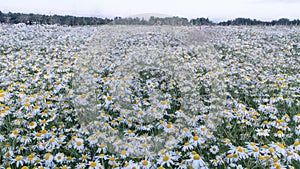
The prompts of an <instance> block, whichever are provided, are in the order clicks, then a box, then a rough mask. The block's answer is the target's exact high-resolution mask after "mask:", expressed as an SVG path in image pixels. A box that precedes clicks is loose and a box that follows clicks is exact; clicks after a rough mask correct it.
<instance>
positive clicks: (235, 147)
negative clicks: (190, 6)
mask: <svg viewBox="0 0 300 169" xmlns="http://www.w3.org/2000/svg"><path fill="white" fill-rule="evenodd" d="M0 55H1V57H0V70H1V73H0V169H2V168H3V169H8V168H11V169H17V168H21V169H29V168H30V169H31V168H37V169H42V168H62V169H69V168H70V169H73V168H78V169H79V168H89V169H99V168H105V169H106V168H120V169H121V168H125V169H129V168H130V169H132V168H136V169H138V168H140V169H148V168H149V169H154V168H158V169H163V168H166V169H170V168H182V169H185V168H188V169H190V168H195V169H198V168H201V169H205V168H218V169H219V168H239V169H240V168H248V169H254V168H257V169H260V168H274V169H280V168H295V169H299V168H300V156H299V150H300V139H299V138H300V137H299V135H300V27H287V26H273V27H271V26H270V27H264V26H227V27H221V26H202V27H196V26H178V27H175V26H173V27H172V26H111V25H107V26H98V27H96V26H95V27H92V26H84V27H67V26H56V25H52V26H45V25H32V26H26V25H23V24H18V25H0Z"/></svg>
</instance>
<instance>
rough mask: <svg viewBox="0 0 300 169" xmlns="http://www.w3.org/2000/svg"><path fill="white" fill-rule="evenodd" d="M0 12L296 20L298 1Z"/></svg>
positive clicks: (126, 1)
mask: <svg viewBox="0 0 300 169" xmlns="http://www.w3.org/2000/svg"><path fill="white" fill-rule="evenodd" d="M0 10H1V11H2V12H9V11H11V12H23V13H40V14H52V15H53V14H59V15H77V16H98V17H109V18H112V17H114V16H121V17H127V16H131V15H135V14H141V13H160V14H167V15H174V16H180V17H187V18H189V19H191V18H197V17H208V18H210V19H211V20H214V21H221V20H228V19H234V18H236V17H247V18H253V19H254V18H255V19H260V20H274V19H279V18H289V19H300V0H0Z"/></svg>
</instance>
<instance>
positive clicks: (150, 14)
mask: <svg viewBox="0 0 300 169" xmlns="http://www.w3.org/2000/svg"><path fill="white" fill-rule="evenodd" d="M151 16H154V17H156V18H166V17H173V16H172V15H167V14H160V13H142V14H136V15H131V16H128V17H129V18H140V19H143V18H144V20H149V19H150V17H151Z"/></svg>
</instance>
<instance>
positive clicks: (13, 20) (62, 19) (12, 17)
mask: <svg viewBox="0 0 300 169" xmlns="http://www.w3.org/2000/svg"><path fill="white" fill-rule="evenodd" d="M0 23H6V24H17V23H25V24H58V25H69V26H76V25H103V24H115V25H177V26H181V25H183V26H186V25H198V26H199V25H223V26H228V25H267V26H272V25H300V20H299V19H294V20H289V19H287V18H281V19H279V20H273V21H260V20H256V19H250V18H236V19H234V20H228V21H222V22H219V23H214V22H212V21H210V20H209V19H208V18H204V17H201V18H196V19H190V20H188V19H187V18H183V17H177V16H174V17H165V18H159V17H154V16H151V17H150V19H148V20H145V19H140V18H138V17H136V18H130V17H129V18H122V17H115V18H114V19H108V18H98V17H77V16H71V15H65V16H62V15H41V14H32V13H31V14H23V13H12V12H9V13H2V12H1V11H0Z"/></svg>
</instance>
